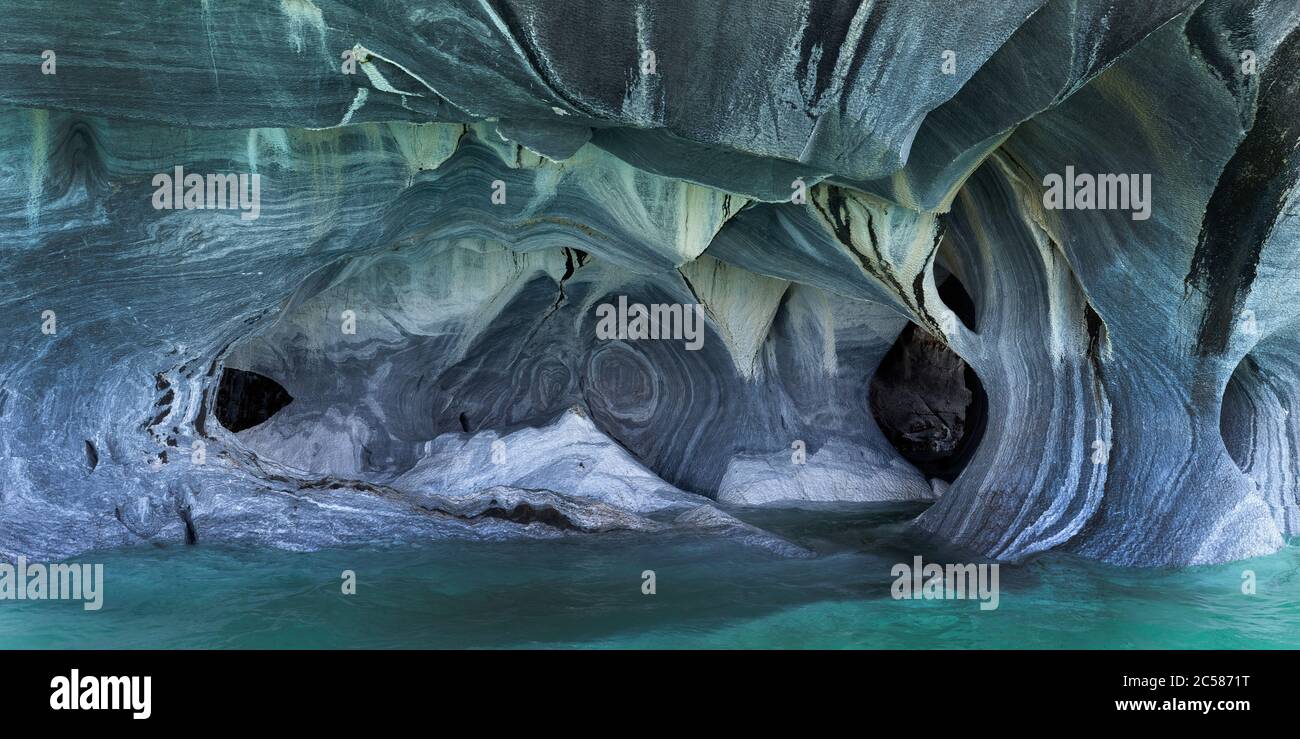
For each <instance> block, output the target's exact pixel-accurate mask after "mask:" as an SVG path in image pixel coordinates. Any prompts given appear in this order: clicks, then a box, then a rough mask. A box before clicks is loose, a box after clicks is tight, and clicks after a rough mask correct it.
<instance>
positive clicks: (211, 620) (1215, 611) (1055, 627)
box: [0, 505, 1300, 648]
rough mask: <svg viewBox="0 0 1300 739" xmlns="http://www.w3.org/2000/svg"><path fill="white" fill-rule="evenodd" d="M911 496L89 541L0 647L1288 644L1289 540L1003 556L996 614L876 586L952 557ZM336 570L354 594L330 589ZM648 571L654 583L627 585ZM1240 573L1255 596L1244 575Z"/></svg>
mask: <svg viewBox="0 0 1300 739" xmlns="http://www.w3.org/2000/svg"><path fill="white" fill-rule="evenodd" d="M917 511H918V509H917V508H916V507H914V506H899V505H886V506H871V507H867V508H863V507H856V508H844V507H837V508H831V509H821V510H810V511H809V510H806V511H770V510H764V511H756V510H750V511H746V510H739V511H735V513H736V514H737V515H740V516H741V517H742V518H745V519H746V520H748V521H750V522H751V523H754V524H756V525H759V526H762V527H764V528H767V529H769V530H771V531H774V532H777V533H780V534H781V535H783V536H785V537H787V538H789V539H791V540H793V541H796V542H798V543H800V544H802V545H804V546H806V547H808V548H810V549H813V550H815V551H816V552H818V555H819V556H818V557H816V558H815V559H782V558H779V557H777V556H775V555H772V554H770V553H768V552H766V551H764V550H761V549H756V548H751V547H746V546H743V545H741V544H739V543H737V542H734V541H729V540H725V539H716V538H706V537H701V536H698V535H689V536H687V535H671V536H650V535H633V534H612V535H605V536H574V537H567V538H564V539H559V540H548V541H511V542H431V543H428V544H424V545H420V546H407V547H399V548H391V547H389V548H367V549H348V550H330V551H322V552H311V553H298V552H282V551H274V550H241V549H234V548H229V547H221V546H216V545H207V544H202V543H200V545H198V546H192V547H184V546H174V547H166V548H153V547H149V548H135V549H128V550H120V551H112V552H97V553H93V554H88V555H85V556H83V557H79V558H77V560H76V561H78V562H102V563H104V565H105V581H106V583H105V596H104V606H103V608H102V610H100V611H97V612H87V611H84V610H83V609H82V607H81V604H80V603H75V602H41V601H38V602H31V601H0V647H4V648H15V647H29V648H33V647H34V648H51V647H52V648H66V647H90V648H114V647H164V648H165V647H188V648H209V647H217V648H222V647H235V648H271V647H284V648H307V647H313V648H336V647H414V648H424V647H447V648H461V647H474V648H500V647H660V648H685V647H721V648H726V647H758V648H769V647H789V648H801V647H824V648H841V647H884V648H891V647H910V648H989V647H1009V648H1018V647H1034V648H1051V647H1072V648H1132V647H1148V648H1278V647H1283V648H1297V647H1300V547H1298V546H1296V545H1295V542H1293V543H1292V546H1290V547H1288V548H1286V549H1284V550H1283V551H1281V552H1279V553H1277V554H1274V555H1272V556H1269V557H1261V558H1256V559H1252V560H1248V561H1245V562H1237V563H1233V564H1230V565H1219V566H1210V567H1194V568H1185V569H1178V570H1137V569H1125V568H1115V567H1109V566H1104V565H1098V564H1095V563H1092V562H1088V561H1086V560H1083V559H1080V558H1077V557H1073V556H1071V555H1065V554H1047V555H1044V556H1041V557H1039V558H1037V559H1034V560H1032V561H1029V562H1027V563H1024V564H1023V565H1020V566H1014V567H1013V566H1008V565H1003V566H1002V568H1001V572H1000V586H1001V588H1000V589H1001V593H1000V598H999V607H998V608H997V609H996V610H991V611H982V610H980V608H979V603H978V601H974V600H964V601H961V600H947V601H924V600H907V601H899V600H894V599H893V598H892V597H891V596H890V585H891V584H892V582H893V579H894V578H893V577H892V576H891V575H890V569H891V567H893V565H894V564H896V563H899V562H911V561H912V557H913V556H914V555H917V554H920V555H922V556H923V557H925V559H926V561H937V562H944V561H954V560H952V559H945V557H949V556H950V553H944V552H939V551H936V550H934V549H933V548H932V546H933V545H930V544H927V543H925V542H921V541H917V540H915V539H914V538H913V537H912V536H911V535H910V534H909V533H908V532H907V527H906V521H907V520H909V519H910V518H911V517H912V516H914V515H915V514H916V513H917ZM344 570H353V571H354V572H355V573H356V577H357V593H356V594H355V595H344V594H342V592H341V588H340V585H341V583H342V580H341V579H340V576H341V573H342V572H343V571H344ZM645 570H654V572H655V579H656V591H657V592H656V594H654V595H644V594H642V592H641V588H642V578H641V574H642V572H643V571H645ZM1245 570H1251V571H1253V572H1254V573H1255V578H1256V583H1257V584H1256V589H1257V592H1256V594H1255V595H1245V594H1243V593H1242V587H1241V584H1242V573H1243V571H1245Z"/></svg>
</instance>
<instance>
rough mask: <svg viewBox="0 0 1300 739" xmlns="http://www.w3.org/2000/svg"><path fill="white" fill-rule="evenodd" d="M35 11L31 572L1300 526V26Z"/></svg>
mask: <svg viewBox="0 0 1300 739" xmlns="http://www.w3.org/2000/svg"><path fill="white" fill-rule="evenodd" d="M0 12H3V15H4V17H5V18H6V23H5V24H3V27H2V28H0V40H2V41H3V43H0V49H4V51H3V52H0V73H2V74H3V78H4V79H5V83H3V84H2V85H0V150H2V151H3V156H0V234H2V235H3V237H4V238H3V244H2V245H0V305H2V306H3V307H4V310H5V314H6V315H7V316H8V317H9V320H8V321H6V324H5V326H4V328H3V331H4V334H5V341H4V344H3V354H0V555H3V556H5V557H8V558H12V557H16V556H18V555H27V556H29V557H65V556H71V555H74V554H76V553H78V552H82V551H86V550H89V549H94V548H102V547H113V546H124V545H131V544H139V543H143V542H151V543H166V542H177V543H180V542H190V543H195V542H205V541H222V542H241V543H252V544H257V545H269V546H280V547H289V548H301V549H310V548H315V547H322V546H333V545H339V544H354V543H368V542H388V541H414V540H420V539H427V538H431V537H437V538H443V537H463V538H469V539H474V538H494V537H507V536H559V535H580V534H594V533H600V532H608V531H614V530H631V531H648V532H664V531H675V530H686V531H707V532H711V533H715V534H718V535H725V536H734V537H738V538H740V539H742V540H744V541H746V542H749V543H752V544H755V545H758V546H764V547H767V548H769V549H771V550H773V551H775V552H778V553H781V554H787V555H801V554H804V552H802V550H800V549H798V547H795V546H793V545H790V544H789V543H787V542H783V541H781V540H780V539H778V538H776V537H773V536H771V535H768V534H765V533H764V532H761V531H758V530H756V529H753V528H752V527H748V526H746V525H744V524H742V523H740V522H739V521H738V520H736V519H735V518H733V517H731V516H730V515H729V514H727V513H725V512H724V511H723V510H722V509H721V508H720V507H719V506H724V507H725V506H726V505H759V504H772V505H803V504H812V503H819V502H832V501H883V500H934V504H933V505H932V506H931V507H930V508H929V509H928V510H927V511H926V512H925V513H924V514H922V515H921V516H920V518H919V519H918V520H917V522H916V524H917V526H918V527H919V528H921V529H923V530H925V531H927V532H929V533H931V534H933V535H935V536H937V537H939V538H941V539H944V540H946V541H948V542H952V543H955V544H957V545H959V546H961V547H964V548H967V549H969V550H971V551H973V552H975V553H978V554H980V555H984V556H990V557H995V558H1000V559H1007V560H1018V559H1023V558H1025V557H1028V556H1031V555H1034V554H1036V553H1039V552H1044V551H1048V550H1053V549H1059V550H1067V551H1072V552H1076V553H1079V554H1082V555H1084V556H1087V557H1092V558H1096V559H1100V560H1104V561H1107V562H1113V563H1117V564H1127V565H1181V564H1194V563H1205V562H1218V561H1226V560H1232V559H1239V558H1246V557H1250V556H1255V555H1259V554H1264V553H1267V552H1270V551H1273V550H1276V549H1277V548H1279V547H1281V546H1282V545H1283V544H1284V542H1285V540H1286V538H1287V537H1288V536H1293V535H1295V534H1296V533H1297V532H1298V527H1300V513H1298V511H1300V483H1298V482H1297V480H1298V479H1300V468H1298V467H1297V461H1296V460H1297V437H1296V433H1295V430H1294V428H1293V424H1291V423H1290V421H1289V419H1290V414H1291V411H1292V410H1293V406H1295V405H1296V402H1295V398H1294V396H1295V393H1294V392H1293V391H1292V390H1291V388H1292V387H1294V386H1295V384H1296V382H1297V380H1298V379H1300V377H1297V375H1296V368H1297V367H1298V366H1300V363H1298V362H1297V355H1298V353H1300V343H1298V342H1300V333H1298V332H1297V330H1296V326H1297V319H1298V318H1300V304H1297V303H1296V301H1295V300H1294V299H1293V296H1294V295H1295V292H1296V288H1297V283H1298V282H1300V272H1298V271H1297V262H1296V260H1297V254H1300V224H1298V221H1297V217H1296V212H1297V210H1296V206H1297V189H1296V183H1297V178H1298V177H1300V159H1297V158H1296V154H1295V152H1296V148H1297V144H1300V73H1298V72H1297V70H1298V69H1300V30H1298V29H1300V9H1297V8H1296V7H1295V6H1294V4H1293V3H1287V2H1239V1H1232V2H1229V1H1225V0H1206V1H1204V2H1196V1H1195V0H1177V1H1175V0H1159V1H1153V2H1144V3H1140V4H1133V3H1128V2H1122V1H1121V0H1073V1H1068V0H1016V1H1014V2H999V3H995V4H989V5H988V6H987V7H984V6H981V7H978V8H976V7H974V6H972V5H971V4H969V3H964V2H958V1H957V0H921V1H919V2H910V3H898V2H887V1H885V0H866V1H865V2H845V3H840V2H800V1H797V0H781V1H779V2H778V1H775V0H763V1H762V2H758V3H754V4H751V5H748V6H745V7H743V8H742V7H738V6H728V5H720V4H718V3H709V2H676V1H666V2H637V3H632V4H629V5H626V6H619V7H613V6H611V5H610V4H608V3H596V2H586V0H583V1H582V2H566V3H564V4H563V6H557V5H554V4H552V3H542V2H532V1H531V0H492V1H491V2H477V3H470V2H459V1H456V0H448V1H445V2H417V3H409V2H395V1H393V2H389V1H387V0H384V1H380V2H327V1H326V0H315V1H314V2H313V1H312V0H283V1H282V2H280V3H279V4H278V5H277V4H266V3H252V2H227V3H209V2H202V3H199V4H197V5H186V4H167V5H163V6H150V7H149V8H148V9H143V8H140V7H137V6H135V5H134V4H132V3H111V4H108V5H106V6H105V5H104V4H100V3H95V4H90V3H86V4H66V3H52V2H27V3H21V4H18V3H10V4H7V5H4V6H3V7H0ZM1053 177H1055V178H1056V180H1055V182H1056V183H1057V186H1058V187H1061V188H1064V189H1066V190H1068V193H1065V194H1064V195H1062V196H1061V198H1057V197H1056V196H1057V195H1061V193H1060V192H1053V191H1052V188H1053V185H1052V184H1051V183H1053V181H1054V180H1053ZM194 178H197V179H194ZM1089 183H1090V184H1089ZM1121 187H1122V188H1123V189H1122V191H1121V189H1120V188H1121ZM1086 188H1090V189H1086ZM1121 193H1122V197H1120V196H1121ZM1103 194H1104V195H1105V196H1107V197H1108V198H1109V199H1108V200H1107V202H1106V203H1100V202H1099V197H1100V196H1102V195H1103ZM217 195H220V196H221V197H220V199H218V198H217V197H216V196H217ZM1099 205H1104V207H1098V206H1099ZM638 307H641V308H643V309H644V313H641V312H639V311H638V310H637V308H638ZM673 310H676V313H673V312H672V311H673ZM652 311H662V312H659V313H652ZM650 315H655V316H657V318H656V320H658V318H663V319H664V321H665V322H664V323H663V324H662V326H661V325H660V324H658V323H656V324H655V326H654V331H653V333H652V332H651V329H650V328H649V325H648V324H646V323H640V324H639V323H638V320H644V319H646V318H648V317H649V316H650ZM638 316H640V319H639V318H638ZM610 321H612V323H611V322H610ZM611 326H612V327H613V330H612V332H611ZM660 328H663V331H662V332H661V331H659V329H660ZM878 370H879V371H878ZM882 426H883V430H882ZM949 483H950V484H949Z"/></svg>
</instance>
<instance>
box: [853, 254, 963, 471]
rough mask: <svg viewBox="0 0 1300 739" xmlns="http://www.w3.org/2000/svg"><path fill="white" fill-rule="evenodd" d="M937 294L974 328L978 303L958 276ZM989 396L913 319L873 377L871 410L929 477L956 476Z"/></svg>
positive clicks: (959, 361)
mask: <svg viewBox="0 0 1300 739" xmlns="http://www.w3.org/2000/svg"><path fill="white" fill-rule="evenodd" d="M939 296H940V297H941V298H943V301H944V303H945V304H946V305H947V306H948V307H949V308H951V309H952V311H953V312H954V313H956V314H957V317H958V318H959V319H961V321H962V323H964V324H965V325H966V326H967V327H968V328H970V329H971V330H972V331H973V330H975V304H974V302H973V301H972V300H971V298H970V296H969V295H968V294H967V293H966V290H965V288H963V287H962V285H961V283H960V282H959V281H958V280H957V278H955V277H949V278H948V279H947V280H945V281H944V282H943V283H942V284H941V285H940V286H939ZM987 411H988V399H987V397H986V396H985V395H984V388H983V386H981V385H980V381H979V378H978V377H977V376H976V375H975V371H974V370H972V369H971V368H970V366H969V365H967V364H966V362H965V361H963V360H962V358H961V357H959V356H957V354H956V353H954V352H953V351H952V350H951V349H949V348H948V347H947V346H946V345H945V344H944V343H943V342H941V341H939V340H938V339H936V338H934V337H933V336H931V335H930V334H929V333H927V332H925V331H922V330H921V329H919V328H917V326H916V324H911V323H909V324H908V325H907V326H906V327H905V328H904V329H903V330H902V332H901V333H899V335H898V339H897V340H896V341H895V342H894V345H893V347H891V348H890V350H889V353H888V354H886V355H885V358H884V359H883V360H881V362H880V366H879V367H878V368H877V369H876V374H875V376H874V377H873V378H871V414H872V416H874V417H875V419H876V424H877V425H878V426H879V427H880V430H881V431H882V432H883V433H884V434H885V438H886V439H888V440H889V443H890V444H892V445H893V446H894V448H895V449H897V450H898V453H899V454H901V455H902V456H903V458H904V459H906V460H907V461H908V462H911V463H912V464H913V465H915V466H916V468H917V469H918V470H920V471H921V472H922V473H923V474H925V475H926V476H927V477H938V478H940V479H943V480H947V481H948V482H952V481H953V480H955V479H956V478H957V475H958V474H959V473H960V472H961V470H962V468H963V467H965V466H966V462H967V461H968V460H969V459H970V456H971V454H972V453H973V452H974V451H975V448H976V447H977V446H978V445H979V439H980V437H981V436H982V435H983V433H984V421H985V418H986V416H987Z"/></svg>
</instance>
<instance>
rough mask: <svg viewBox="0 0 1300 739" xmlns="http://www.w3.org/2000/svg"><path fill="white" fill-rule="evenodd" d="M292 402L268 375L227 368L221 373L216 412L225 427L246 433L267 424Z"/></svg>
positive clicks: (291, 397)
mask: <svg viewBox="0 0 1300 739" xmlns="http://www.w3.org/2000/svg"><path fill="white" fill-rule="evenodd" d="M291 402H293V396H292V395H290V394H289V391H288V390H285V389H284V386H283V385H281V384H280V383H278V382H276V381H275V380H272V379H271V378H269V377H267V376H266V375H263V374H259V373H257V372H250V371H248V370H241V369H234V368H232V367H226V368H224V369H223V370H222V371H221V383H220V385H218V387H217V402H216V407H215V408H214V409H213V410H214V411H215V412H216V415H217V421H219V422H220V423H221V425H222V426H224V427H226V428H227V429H229V430H230V431H243V430H244V429H249V428H252V427H254V426H257V425H258V424H261V423H264V422H265V421H266V420H267V419H268V418H270V417H271V416H274V415H275V414H276V413H277V412H278V411H279V410H280V409H281V408H283V407H285V406H286V405H289V403H291Z"/></svg>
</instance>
